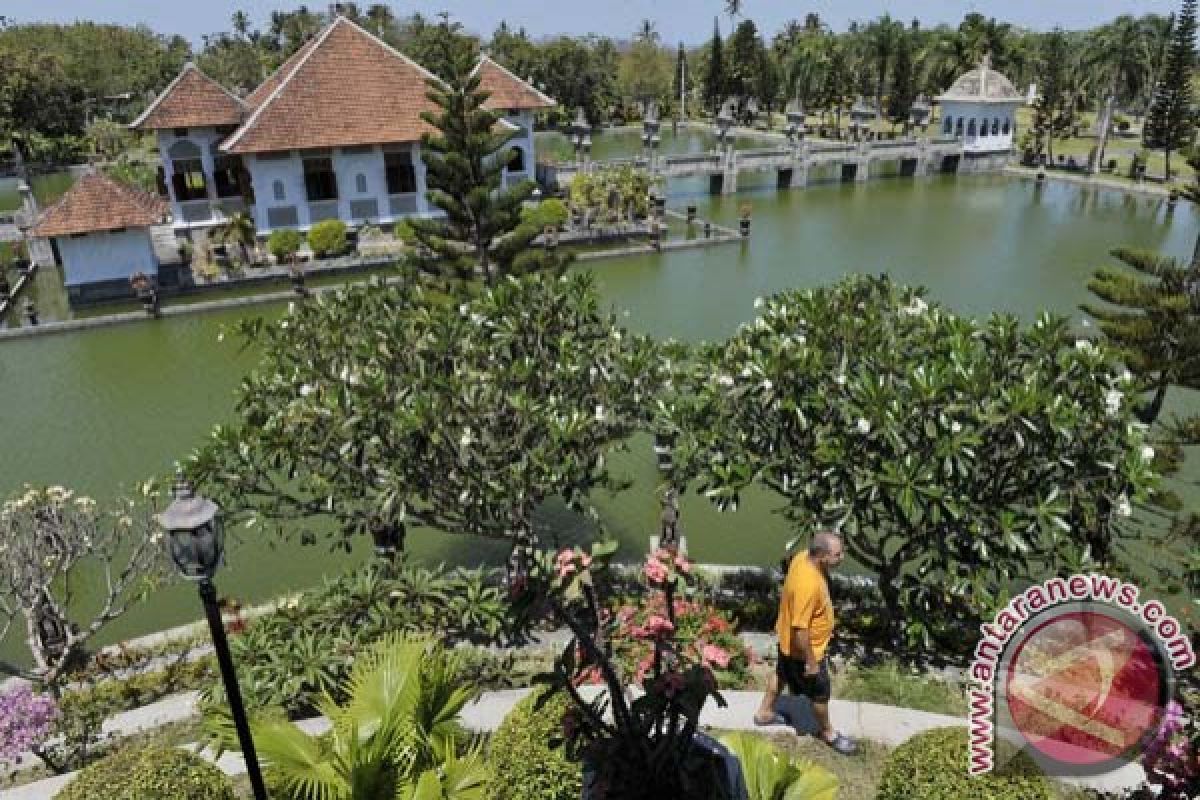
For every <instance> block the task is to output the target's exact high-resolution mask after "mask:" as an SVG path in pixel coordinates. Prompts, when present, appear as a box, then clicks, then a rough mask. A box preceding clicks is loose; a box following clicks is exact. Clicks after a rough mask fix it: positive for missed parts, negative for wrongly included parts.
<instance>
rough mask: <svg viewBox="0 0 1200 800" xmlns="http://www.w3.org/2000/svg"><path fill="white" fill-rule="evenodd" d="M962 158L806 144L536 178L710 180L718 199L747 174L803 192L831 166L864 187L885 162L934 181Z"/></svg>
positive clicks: (953, 144)
mask: <svg viewBox="0 0 1200 800" xmlns="http://www.w3.org/2000/svg"><path fill="white" fill-rule="evenodd" d="M962 157H963V143H962V140H960V139H956V138H949V137H947V138H935V139H894V140H890V141H875V142H858V143H853V142H808V141H805V142H800V143H799V144H797V145H795V146H786V145H785V146H780V147H770V148H762V149H757V150H733V149H726V150H724V151H709V152H705V153H685V154H681V155H665V156H659V155H655V156H652V157H646V156H639V157H634V158H618V159H611V160H607V161H576V162H558V163H540V164H538V165H537V173H538V180H539V181H540V182H541V183H542V184H543V185H546V186H559V187H563V188H565V187H566V186H568V185H570V183H571V179H572V178H574V177H575V175H576V174H578V173H579V172H581V171H582V172H590V171H591V170H594V169H606V168H612V167H620V166H623V165H631V166H635V167H640V168H644V169H649V170H650V171H651V172H652V173H654V174H656V175H660V176H662V177H663V178H668V179H669V178H690V177H696V176H701V175H707V176H708V180H709V189H710V190H711V191H712V192H713V193H714V194H730V193H732V192H736V191H737V181H738V175H739V174H740V173H743V172H768V171H774V172H775V174H776V180H777V185H778V186H780V187H781V188H785V187H793V186H794V187H803V186H806V185H807V184H808V175H809V172H810V171H811V170H812V169H814V168H819V167H824V166H826V165H830V164H836V165H840V167H841V179H842V180H843V181H865V180H867V179H868V178H869V177H870V175H871V167H872V164H874V163H877V162H881V161H898V162H899V163H900V174H901V175H906V176H909V175H930V174H933V173H936V172H957V171H958V167H959V164H960V163H961V162H962Z"/></svg>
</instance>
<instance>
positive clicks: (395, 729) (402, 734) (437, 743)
mask: <svg viewBox="0 0 1200 800" xmlns="http://www.w3.org/2000/svg"><path fill="white" fill-rule="evenodd" d="M465 678H466V674H465V672H464V671H463V665H462V662H461V661H460V659H459V657H458V656H456V655H452V654H450V653H447V652H446V651H444V650H442V649H440V648H439V647H438V646H437V645H435V644H433V643H432V642H431V641H430V640H428V639H419V638H409V637H403V636H396V635H392V636H388V637H386V638H384V639H383V640H381V641H379V642H378V643H376V644H375V645H374V646H372V647H371V648H370V649H368V650H367V651H366V652H365V653H363V654H362V655H360V656H359V658H358V660H357V661H356V662H355V664H354V668H353V670H351V672H350V675H349V677H348V678H347V680H346V683H345V685H344V686H343V687H342V688H343V694H344V695H345V697H346V701H345V702H344V703H341V704H338V703H335V702H334V701H333V700H332V699H331V698H329V697H328V696H327V697H325V698H324V699H323V700H322V701H321V703H320V710H321V712H322V714H323V715H324V716H325V717H326V718H327V719H328V720H329V722H330V730H329V732H328V733H325V734H321V735H312V734H309V733H305V732H304V731H302V730H301V729H300V728H298V727H296V726H295V725H293V724H292V723H291V722H290V721H288V720H286V719H279V718H277V717H275V718H273V717H271V715H269V714H263V715H260V716H258V717H257V718H256V719H254V720H253V721H252V731H253V736H254V743H255V749H256V750H257V751H258V755H259V758H260V760H261V761H262V763H263V766H264V769H265V771H266V775H267V777H268V779H269V780H271V781H272V782H274V783H276V784H278V785H280V786H281V787H282V788H283V790H284V792H286V796H288V797H291V798H294V800H379V798H393V797H394V798H397V800H426V799H427V798H428V799H429V800H476V798H482V797H483V787H484V781H485V779H486V775H487V772H486V768H485V766H484V764H483V760H482V756H481V751H480V749H479V747H478V746H477V745H474V744H472V743H471V741H470V739H469V737H468V736H467V734H466V733H465V731H464V730H463V729H462V727H461V726H460V725H459V722H458V716H459V713H460V712H461V711H462V709H463V707H464V706H465V705H466V704H467V703H468V702H469V701H470V700H471V699H472V698H473V697H474V695H475V691H474V690H473V689H472V688H470V684H469V682H466V681H465ZM211 722H212V723H213V724H215V725H216V726H217V727H218V728H219V729H221V730H223V731H224V733H225V736H224V739H223V743H224V744H225V745H226V746H227V747H229V748H231V749H232V748H233V747H235V746H236V743H237V739H236V735H235V734H234V731H233V729H232V726H231V725H230V724H228V722H227V721H226V720H225V719H223V718H218V719H216V720H211Z"/></svg>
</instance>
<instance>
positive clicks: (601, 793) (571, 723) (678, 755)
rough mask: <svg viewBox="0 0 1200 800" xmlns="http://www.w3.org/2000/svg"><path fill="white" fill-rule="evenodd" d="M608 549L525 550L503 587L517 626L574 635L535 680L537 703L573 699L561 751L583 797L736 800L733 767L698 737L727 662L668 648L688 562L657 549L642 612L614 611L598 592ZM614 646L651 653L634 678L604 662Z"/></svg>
mask: <svg viewBox="0 0 1200 800" xmlns="http://www.w3.org/2000/svg"><path fill="white" fill-rule="evenodd" d="M615 552H616V543H615V542H605V543H598V544H595V545H593V546H592V547H591V549H590V551H587V552H585V551H583V550H582V549H579V548H568V549H563V550H560V551H558V552H557V553H528V554H527V556H528V559H529V564H528V568H527V569H525V570H519V571H517V572H515V573H514V575H513V576H512V578H511V580H510V588H509V591H510V596H511V597H512V601H513V606H514V611H515V612H516V615H517V618H518V619H521V620H522V621H529V620H533V619H539V618H542V617H544V616H545V615H547V614H548V615H549V616H550V617H552V618H553V619H554V621H555V622H556V623H558V624H560V625H562V626H564V627H566V628H567V629H568V630H570V631H571V633H572V635H573V637H574V638H573V640H572V642H571V644H570V645H568V646H567V647H566V648H565V649H564V650H563V653H562V655H560V656H559V657H558V659H557V660H556V662H555V665H554V669H553V671H552V672H551V673H548V674H546V675H542V676H539V681H540V682H544V683H546V684H547V685H548V686H549V687H550V691H549V692H548V693H547V694H546V695H545V696H546V697H547V698H548V697H549V696H550V695H553V694H554V693H557V692H565V693H566V694H567V696H568V697H569V698H570V700H571V703H572V707H571V709H570V710H569V711H568V713H567V715H566V716H565V717H564V719H563V734H564V746H565V747H566V748H567V753H568V756H569V757H571V758H573V759H578V760H581V761H582V762H583V764H584V790H583V797H584V798H585V800H589V799H590V798H600V797H613V798H647V799H649V798H657V797H671V798H678V800H709V798H712V797H713V796H714V788H715V789H717V795H716V796H722V795H723V796H726V797H731V796H734V789H735V787H737V786H739V785H741V784H740V782H741V776H740V774H739V772H740V766H739V765H738V762H737V759H736V758H734V757H732V754H731V753H730V752H729V751H728V749H726V748H724V747H723V746H722V745H720V743H717V742H714V741H712V740H710V739H708V738H707V737H705V736H703V734H700V733H699V730H698V728H699V721H700V712H701V710H702V709H703V708H704V706H705V704H706V703H707V702H708V701H709V699H710V698H711V699H713V700H714V701H715V702H716V703H717V704H718V705H722V706H723V705H725V701H724V699H723V698H722V697H721V695H720V693H719V692H718V691H717V681H716V676H715V674H714V670H716V669H723V668H724V667H726V666H728V664H729V660H730V658H731V655H730V653H729V652H728V651H726V650H723V649H721V648H717V647H713V646H703V645H700V644H699V643H695V642H693V643H690V646H685V644H684V643H683V642H680V641H677V633H676V632H677V630H678V628H679V619H678V614H679V613H680V609H681V608H682V607H683V606H682V605H681V604H685V603H686V600H685V595H686V593H687V592H688V591H689V589H690V587H691V584H692V577H691V571H692V565H691V562H689V561H688V560H687V559H686V558H685V557H683V556H682V555H679V554H678V553H676V552H675V551H673V550H667V549H659V550H656V551H655V552H654V553H653V554H651V556H650V557H649V558H648V559H647V561H646V562H645V565H644V566H643V576H644V579H645V582H646V589H647V592H646V594H645V596H644V597H643V602H644V603H645V605H646V608H643V609H641V610H640V612H641V613H640V614H639V613H638V612H631V613H629V614H626V613H617V614H614V613H611V612H610V611H609V610H608V609H606V608H605V607H604V604H603V602H602V600H601V598H600V594H599V589H598V587H599V586H601V585H603V581H602V580H601V578H602V576H603V574H604V572H605V570H606V569H607V566H608V562H609V560H610V559H611V557H612V555H613V554H614V553H615ZM620 637H624V638H626V639H628V638H629V637H634V638H636V639H638V640H639V641H640V642H641V643H642V644H643V645H645V649H646V650H648V651H649V654H648V655H647V656H646V657H645V658H644V659H642V660H643V661H644V662H645V663H640V664H639V665H638V669H637V675H635V676H633V677H632V678H631V677H630V676H628V675H626V674H624V670H622V669H621V667H620V666H618V664H617V663H616V660H615V656H614V654H613V648H612V646H611V643H612V642H613V641H614V640H615V639H617V638H620ZM630 680H633V681H635V682H636V683H637V684H638V685H636V686H630V685H629V682H630ZM590 682H599V683H600V684H601V685H602V689H601V691H600V693H599V694H598V695H597V696H595V697H594V698H593V699H591V700H585V699H584V697H583V695H582V694H581V693H580V691H579V687H580V686H581V685H582V684H585V683H590ZM634 694H637V695H638V696H637V697H636V698H635V697H634ZM722 789H723V790H724V791H722Z"/></svg>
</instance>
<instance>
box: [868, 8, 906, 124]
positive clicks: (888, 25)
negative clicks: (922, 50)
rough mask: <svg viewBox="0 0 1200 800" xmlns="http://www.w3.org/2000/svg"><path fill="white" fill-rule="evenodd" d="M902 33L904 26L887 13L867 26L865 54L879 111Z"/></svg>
mask: <svg viewBox="0 0 1200 800" xmlns="http://www.w3.org/2000/svg"><path fill="white" fill-rule="evenodd" d="M903 33H904V27H903V26H902V25H901V24H900V23H899V22H897V21H895V20H894V19H892V18H891V16H890V15H888V14H884V15H883V16H882V17H880V18H879V19H877V20H875V21H874V22H872V23H871V24H870V25H868V26H867V40H866V45H867V56H868V58H869V59H870V61H871V64H872V69H873V70H874V76H875V108H876V109H877V110H879V111H880V112H881V113H882V110H883V93H884V90H885V89H886V88H887V79H888V72H889V70H890V69H891V66H892V60H893V59H894V58H895V55H896V51H897V50H898V49H899V47H900V36H901V34H903Z"/></svg>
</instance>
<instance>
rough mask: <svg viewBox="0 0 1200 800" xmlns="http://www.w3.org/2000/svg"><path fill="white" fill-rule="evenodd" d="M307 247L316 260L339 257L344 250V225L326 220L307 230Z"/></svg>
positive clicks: (333, 220)
mask: <svg viewBox="0 0 1200 800" xmlns="http://www.w3.org/2000/svg"><path fill="white" fill-rule="evenodd" d="M308 246H309V247H310V248H311V249H312V251H313V255H315V256H317V257H318V258H321V257H324V256H336V255H340V254H341V253H342V252H343V251H344V250H345V249H346V223H344V222H342V221H341V220H340V219H327V220H322V221H321V222H318V223H317V224H315V225H313V226H312V227H311V228H309V231H308Z"/></svg>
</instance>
